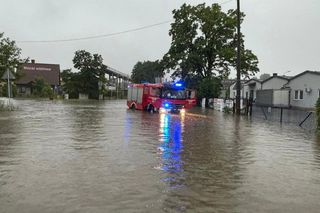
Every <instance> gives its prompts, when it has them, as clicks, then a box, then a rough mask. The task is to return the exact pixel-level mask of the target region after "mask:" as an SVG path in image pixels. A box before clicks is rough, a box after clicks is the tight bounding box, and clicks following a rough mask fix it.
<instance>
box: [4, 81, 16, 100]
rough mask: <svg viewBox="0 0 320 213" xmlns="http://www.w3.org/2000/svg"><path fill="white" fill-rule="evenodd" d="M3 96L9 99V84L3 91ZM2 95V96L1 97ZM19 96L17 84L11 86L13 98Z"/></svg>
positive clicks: (5, 85)
mask: <svg viewBox="0 0 320 213" xmlns="http://www.w3.org/2000/svg"><path fill="white" fill-rule="evenodd" d="M1 95H2V96H3V97H8V84H7V83H5V84H4V85H3V87H2V89H1ZM1 95H0V96H1ZM16 96H17V86H16V85H15V84H11V98H12V97H16Z"/></svg>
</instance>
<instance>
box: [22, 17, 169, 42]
mask: <svg viewBox="0 0 320 213" xmlns="http://www.w3.org/2000/svg"><path fill="white" fill-rule="evenodd" d="M171 21H172V20H168V21H163V22H159V23H155V24H150V25H146V26H142V27H138V28H134V29H129V30H124V31H120V32H115V33H108V34H102V35H95V36H87V37H80V38H69V39H56V40H24V41H17V42H19V43H56V42H69V41H81V40H89V39H97V38H105V37H110V36H115V35H121V34H125V33H130V32H135V31H139V30H144V29H148V28H152V27H156V26H159V25H163V24H167V23H169V22H171Z"/></svg>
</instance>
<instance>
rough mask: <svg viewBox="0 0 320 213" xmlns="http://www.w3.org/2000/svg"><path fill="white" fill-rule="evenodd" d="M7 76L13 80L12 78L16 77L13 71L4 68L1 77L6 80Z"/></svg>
mask: <svg viewBox="0 0 320 213" xmlns="http://www.w3.org/2000/svg"><path fill="white" fill-rule="evenodd" d="M8 72H9V73H8ZM8 78H9V80H14V79H16V77H14V75H13V73H12V72H10V70H6V71H5V72H4V73H3V75H2V79H3V80H8Z"/></svg>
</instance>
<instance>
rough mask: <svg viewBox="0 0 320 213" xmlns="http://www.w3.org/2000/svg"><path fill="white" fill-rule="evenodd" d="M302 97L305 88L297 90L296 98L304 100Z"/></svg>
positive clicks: (295, 92)
mask: <svg viewBox="0 0 320 213" xmlns="http://www.w3.org/2000/svg"><path fill="white" fill-rule="evenodd" d="M302 99H303V90H295V91H294V100H302Z"/></svg>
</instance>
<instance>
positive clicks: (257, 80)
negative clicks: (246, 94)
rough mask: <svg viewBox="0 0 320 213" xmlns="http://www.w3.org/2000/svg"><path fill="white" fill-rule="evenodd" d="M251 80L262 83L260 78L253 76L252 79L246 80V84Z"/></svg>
mask: <svg viewBox="0 0 320 213" xmlns="http://www.w3.org/2000/svg"><path fill="white" fill-rule="evenodd" d="M250 81H255V82H258V83H261V81H260V80H259V79H256V78H251V79H249V80H247V81H246V82H245V84H247V83H249V82H250Z"/></svg>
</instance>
